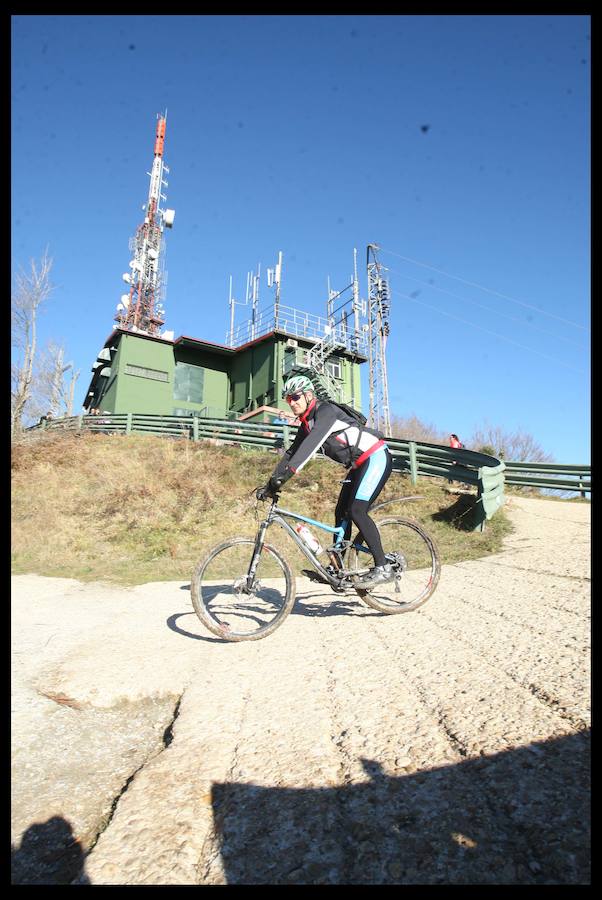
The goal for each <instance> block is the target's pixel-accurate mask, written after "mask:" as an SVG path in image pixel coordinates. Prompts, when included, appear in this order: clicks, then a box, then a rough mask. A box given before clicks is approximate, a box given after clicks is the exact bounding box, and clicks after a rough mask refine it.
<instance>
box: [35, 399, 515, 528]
mask: <svg viewBox="0 0 602 900" xmlns="http://www.w3.org/2000/svg"><path fill="white" fill-rule="evenodd" d="M40 429H44V430H49V429H51V430H55V429H62V430H68V431H73V430H82V429H83V430H86V431H91V432H102V433H105V434H133V433H137V434H140V433H142V434H154V435H165V436H169V437H180V438H186V439H190V440H193V441H199V440H211V441H215V442H219V443H229V444H238V445H240V446H242V447H248V448H253V447H254V448H256V449H261V448H265V449H278V448H284V449H287V448H288V447H289V446H290V444H291V441H292V440H293V438H294V435H295V433H296V430H297V429H296V427H294V426H291V425H285V424H266V423H263V424H261V423H260V424H252V423H248V422H241V421H237V420H234V421H233V420H231V419H209V418H200V417H198V416H157V415H151V414H148V415H145V414H135V413H121V414H111V415H109V414H106V415H99V416H89V415H83V414H82V415H79V416H73V417H71V418H63V419H54V420H52V421H50V422H44V423H42V424H41V425H35V426H33V428H31V429H28V432H26V434H31V432H33V431H37V430H40ZM387 444H388V446H389V449H390V451H391V454H392V456H393V470H394V471H397V472H407V473H409V475H410V478H411V481H412V484H416V483H417V480H418V478H419V477H420V476H421V475H422V476H431V477H440V478H446V479H448V480H449V481H460V482H464V483H466V484H469V485H473V486H476V487H477V504H476V507H475V519H474V521H475V530H483V528H484V524H485V521H486V520H487V519H491V517H492V516H493V515H494V514H495V512H496V511H497V510H498V509H499V508H500V507H501V506H502V504H503V502H504V472H505V469H506V465H505V464H504V463H503V462H501V461H500V460H498V459H496V458H495V457H493V456H488V455H486V454H484V453H476V452H474V451H472V450H456V449H453V448H451V447H444V446H442V445H441V444H428V443H423V442H419V441H405V440H400V439H398V438H388V439H387Z"/></svg>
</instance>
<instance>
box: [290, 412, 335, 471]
mask: <svg viewBox="0 0 602 900" xmlns="http://www.w3.org/2000/svg"><path fill="white" fill-rule="evenodd" d="M345 424H346V423H344V425H345ZM340 425H341V423H340V421H337V422H334V424H333V425H331V427H330V428H329V429H328V431H327V432H326V434H325V435H324V437H323V438H322V440H321V441H320V443H319V444H318V446H317V447H314V449H313V450H312V452H311V453H310V455H309V456H308V457H307V459H306V460H304V461H303V462H302V463H300V465H298V466H297V472H300V471H301V469H302V468H303V466H305V465H306V464H307V463H308V462H309V461H310V459H312V457H313V456H315V454H316V453H317V452H318V450H319V449H320V447H321V446H322V444H323V443H324V441H325V440H326V438H327V437H329V436H330V435H331V434H332V432H333V431H340V430H341V429H340Z"/></svg>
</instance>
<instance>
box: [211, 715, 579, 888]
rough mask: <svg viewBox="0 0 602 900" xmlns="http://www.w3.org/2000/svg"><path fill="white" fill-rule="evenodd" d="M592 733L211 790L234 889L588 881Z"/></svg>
mask: <svg viewBox="0 0 602 900" xmlns="http://www.w3.org/2000/svg"><path fill="white" fill-rule="evenodd" d="M589 747H590V740H589V733H588V732H582V733H578V734H574V735H571V736H569V737H563V738H558V739H551V740H549V741H546V742H543V743H538V744H532V745H529V746H527V747H521V748H519V749H516V750H511V751H507V752H504V753H499V754H496V755H494V756H490V757H479V758H478V759H471V760H467V761H466V762H462V763H459V764H456V765H453V766H446V767H442V768H438V769H433V770H430V771H422V772H416V773H414V774H408V775H405V776H401V777H389V776H386V775H384V774H383V772H382V770H381V769H380V768H379V766H378V765H377V764H374V763H371V762H370V761H368V760H364V761H363V764H364V768H365V771H366V774H367V776H369V780H367V781H366V782H365V783H362V784H359V785H352V786H348V787H337V788H315V789H307V790H294V789H284V788H271V787H267V788H266V787H261V786H257V785H253V784H235V783H224V784H219V783H217V784H215V785H214V787H213V792H212V800H213V813H214V827H215V833H216V835H217V837H218V840H219V843H220V846H221V854H222V862H223V866H224V872H225V876H226V880H227V882H228V883H231V884H294V883H297V884H386V883H397V884H589V879H590V867H589Z"/></svg>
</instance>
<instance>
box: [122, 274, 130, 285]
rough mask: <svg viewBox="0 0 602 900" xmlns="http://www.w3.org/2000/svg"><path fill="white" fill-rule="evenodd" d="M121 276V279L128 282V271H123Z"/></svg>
mask: <svg viewBox="0 0 602 900" xmlns="http://www.w3.org/2000/svg"><path fill="white" fill-rule="evenodd" d="M121 277H122V278H123V280H124V281H125V283H126V284H129V283H130V276H129V272H124V273H123V275H122V276H121Z"/></svg>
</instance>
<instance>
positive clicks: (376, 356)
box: [366, 244, 391, 435]
mask: <svg viewBox="0 0 602 900" xmlns="http://www.w3.org/2000/svg"><path fill="white" fill-rule="evenodd" d="M378 249H379V248H378V246H377V245H376V244H368V252H367V260H366V265H367V269H368V361H369V366H370V374H369V379H370V409H369V412H368V424H369V425H372V426H373V427H374V428H377V429H378V430H379V431H382V432H384V434H385V435H390V434H391V416H390V413H389V385H388V381H387V359H386V350H387V337H388V336H389V331H390V326H389V311H390V307H391V294H390V290H389V282H388V281H387V279H386V278H385V277H384V276H383V272H384V271H385V269H384V267H383V266H382V265H381V264H380V263H379V261H378V259H377V257H376V251H377V250H378Z"/></svg>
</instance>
